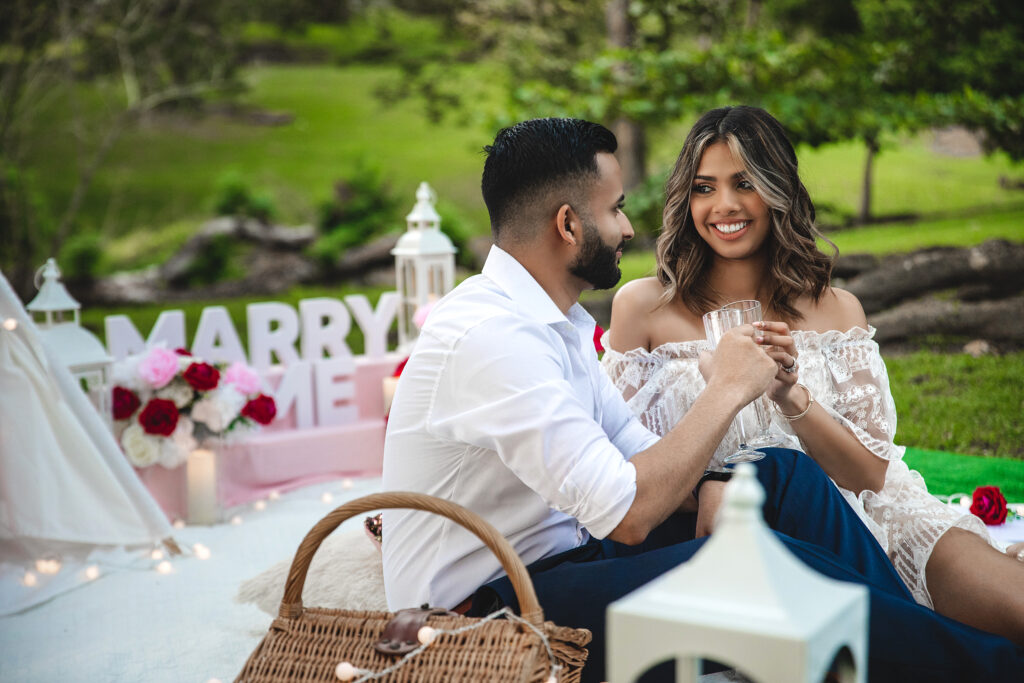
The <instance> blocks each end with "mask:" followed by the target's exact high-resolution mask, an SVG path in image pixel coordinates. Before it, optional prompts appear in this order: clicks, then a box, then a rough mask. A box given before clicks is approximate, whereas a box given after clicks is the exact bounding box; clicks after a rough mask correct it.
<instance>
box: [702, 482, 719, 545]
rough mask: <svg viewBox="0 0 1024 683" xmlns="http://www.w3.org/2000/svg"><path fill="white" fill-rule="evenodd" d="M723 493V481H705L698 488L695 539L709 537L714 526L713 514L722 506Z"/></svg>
mask: <svg viewBox="0 0 1024 683" xmlns="http://www.w3.org/2000/svg"><path fill="white" fill-rule="evenodd" d="M723 493H725V482H724V481H706V482H704V485H703V486H701V487H700V498H698V499H697V535H696V538H701V537H702V536H710V535H711V532H712V531H713V530H714V525H715V514H716V513H717V512H718V508H719V506H720V505H721V504H722V494H723Z"/></svg>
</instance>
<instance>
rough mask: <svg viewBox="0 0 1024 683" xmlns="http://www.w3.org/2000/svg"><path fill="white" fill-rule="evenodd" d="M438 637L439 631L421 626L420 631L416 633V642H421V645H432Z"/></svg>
mask: <svg viewBox="0 0 1024 683" xmlns="http://www.w3.org/2000/svg"><path fill="white" fill-rule="evenodd" d="M436 637H437V631H435V630H434V629H432V628H431V627H429V626H421V627H420V630H419V631H417V632H416V640H418V641H420V645H430V643H431V642H432V641H433V640H434V638H436Z"/></svg>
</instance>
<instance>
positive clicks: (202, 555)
mask: <svg viewBox="0 0 1024 683" xmlns="http://www.w3.org/2000/svg"><path fill="white" fill-rule="evenodd" d="M192 551H193V552H194V553H195V554H196V557H197V558H199V559H200V560H208V559H210V549H209V548H207V547H206V546H205V545H203V544H202V543H196V544H195V545H194V546H192Z"/></svg>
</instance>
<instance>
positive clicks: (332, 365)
mask: <svg viewBox="0 0 1024 683" xmlns="http://www.w3.org/2000/svg"><path fill="white" fill-rule="evenodd" d="M313 367H314V368H315V372H316V423H317V425H319V426H321V427H330V426H333V425H343V424H350V423H352V422H355V421H356V418H357V417H358V416H359V407H358V406H357V405H356V404H355V403H354V402H353V401H352V399H353V398H354V397H355V382H354V381H353V379H352V375H353V374H354V373H355V370H356V364H355V361H353V360H352V356H342V357H341V358H328V359H325V360H318V361H315V362H314V363H313Z"/></svg>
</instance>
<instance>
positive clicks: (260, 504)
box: [252, 500, 267, 512]
mask: <svg viewBox="0 0 1024 683" xmlns="http://www.w3.org/2000/svg"><path fill="white" fill-rule="evenodd" d="M252 509H253V510H256V511H257V512H262V511H263V510H266V509H267V501H265V500H257V501H256V502H255V503H253V504H252Z"/></svg>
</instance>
